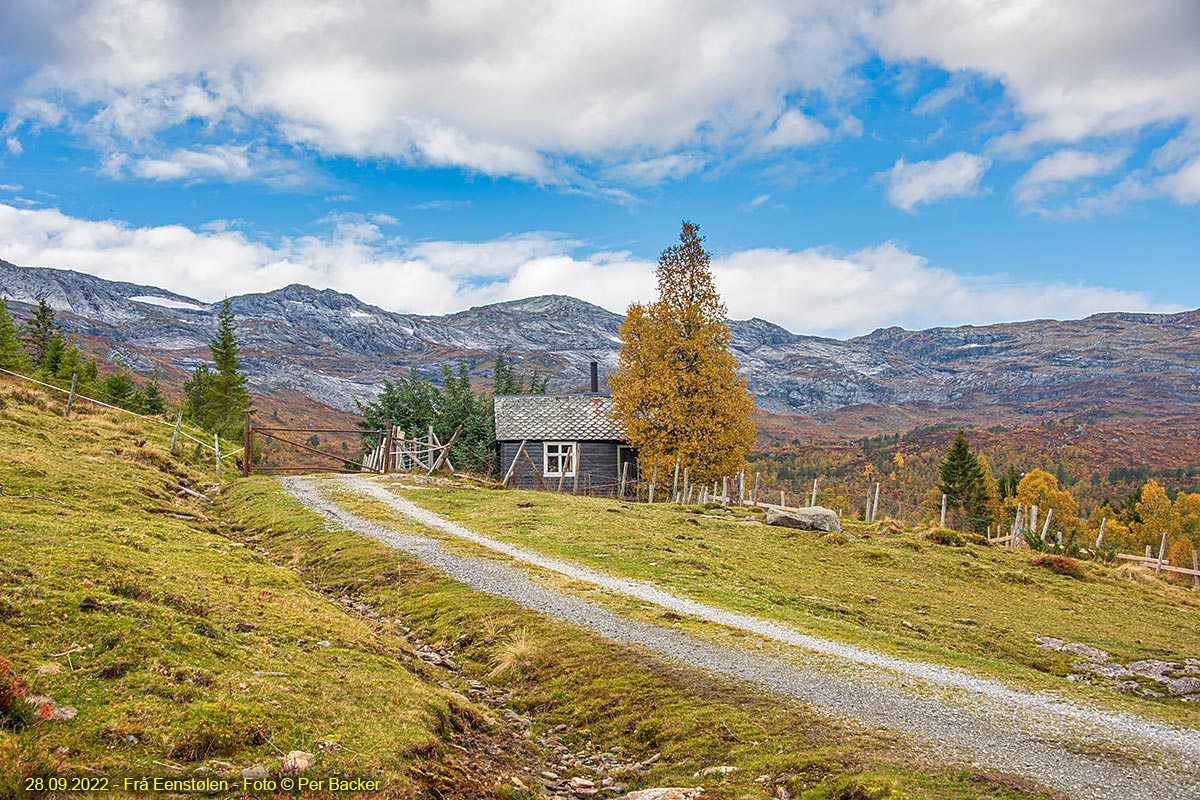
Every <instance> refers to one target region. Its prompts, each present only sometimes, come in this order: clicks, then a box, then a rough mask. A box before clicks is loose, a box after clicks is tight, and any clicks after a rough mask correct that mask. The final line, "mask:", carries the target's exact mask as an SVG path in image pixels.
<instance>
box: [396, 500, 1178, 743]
mask: <svg viewBox="0 0 1200 800" xmlns="http://www.w3.org/2000/svg"><path fill="white" fill-rule="evenodd" d="M406 496H407V497H409V498H410V499H412V500H413V501H415V502H417V503H418V504H419V505H421V506H423V507H425V508H428V509H430V510H433V511H437V512H439V513H441V514H443V515H445V516H447V517H448V518H450V519H453V520H455V521H457V522H460V523H462V524H464V525H466V526H468V527H470V528H472V529H474V530H476V531H478V532H480V533H485V534H487V535H490V536H493V537H495V538H497V539H500V540H502V541H505V542H510V543H513V544H520V545H523V546H526V547H530V548H532V549H535V550H538V551H540V552H543V553H546V554H549V555H554V556H558V557H561V558H564V559H568V560H571V561H574V562H577V563H580V564H585V565H587V566H590V567H593V568H595V569H598V570H601V571H604V572H608V573H610V574H615V575H620V576H623V577H630V578H637V579H641V580H645V581H649V582H653V583H656V584H659V585H662V586H664V587H668V588H671V589H673V590H675V591H677V592H678V593H680V594H682V595H685V596H688V597H691V598H694V599H697V600H702V601H705V602H709V603H712V604H715V605H718V606H723V607H725V608H729V609H734V610H737V611H743V612H747V613H751V614H754V615H758V616H761V617H764V618H769V619H773V620H777V621H781V622H785V623H787V624H789V625H791V626H793V627H795V628H797V629H799V630H801V631H803V632H806V633H812V634H815V635H821V636H827V637H829V638H832V639H836V640H839V641H844V642H850V643H855V644H862V645H867V646H869V647H873V648H877V649H879V650H883V651H886V652H891V653H895V654H899V655H903V656H907V657H912V658H916V659H921V660H931V661H937V662H940V663H945V664H951V665H955V666H960V667H966V668H968V669H971V670H974V671H976V672H980V673H984V674H990V675H995V676H999V677H1002V678H1005V679H1009V680H1015V681H1017V682H1019V683H1022V684H1023V685H1028V686H1031V687H1034V688H1054V689H1057V690H1061V691H1064V692H1082V693H1084V694H1086V695H1087V696H1088V697H1089V698H1091V699H1094V700H1098V701H1102V702H1105V703H1107V704H1110V705H1114V706H1118V707H1124V708H1137V709H1139V710H1141V711H1143V712H1144V713H1148V714H1150V715H1151V716H1154V717H1156V718H1162V719H1169V720H1172V721H1176V722H1180V723H1183V724H1192V725H1194V724H1195V711H1194V708H1193V707H1190V706H1187V705H1184V704H1180V703H1179V702H1178V701H1177V700H1171V699H1169V698H1164V699H1150V698H1145V697H1140V696H1137V697H1126V696H1124V695H1117V694H1115V693H1112V692H1110V691H1108V690H1104V689H1093V688H1091V687H1087V686H1085V685H1081V684H1078V683H1075V682H1072V681H1067V680H1065V679H1064V678H1065V676H1066V675H1067V674H1069V673H1071V672H1073V671H1074V670H1072V668H1071V666H1070V663H1071V660H1072V659H1071V658H1070V657H1068V655H1066V654H1061V653H1056V652H1051V651H1047V650H1044V649H1041V648H1039V647H1038V644H1037V642H1036V641H1035V639H1034V634H1037V635H1042V636H1053V637H1057V638H1061V639H1064V640H1066V641H1069V642H1080V643H1083V644H1088V645H1091V646H1094V647H1099V648H1101V649H1104V650H1107V651H1109V652H1110V653H1111V654H1112V656H1113V657H1114V658H1116V659H1118V660H1120V661H1123V662H1128V661H1133V660H1137V659H1145V658H1158V659H1163V660H1167V661H1173V660H1180V661H1182V660H1183V659H1184V658H1188V657H1190V658H1200V625H1197V624H1196V620H1197V614H1196V612H1197V610H1200V594H1198V593H1197V592H1195V591H1193V590H1192V589H1189V588H1186V587H1182V586H1179V585H1176V584H1172V583H1169V582H1166V581H1160V580H1155V579H1152V578H1150V579H1146V578H1145V577H1144V576H1140V577H1142V579H1143V580H1145V581H1146V582H1137V581H1135V580H1131V578H1130V570H1129V569H1128V568H1118V567H1113V566H1107V565H1102V564H1095V563H1090V562H1088V563H1085V564H1084V569H1085V570H1086V577H1085V578H1084V579H1083V580H1079V579H1076V578H1073V577H1069V576H1065V575H1059V574H1055V573H1053V572H1051V571H1050V570H1048V569H1046V568H1044V567H1037V566H1033V565H1032V564H1031V561H1032V560H1033V558H1034V557H1035V556H1036V554H1033V553H1030V551H1028V550H1025V549H1011V548H1005V547H998V546H996V547H993V546H987V545H986V544H978V543H971V542H969V541H959V542H954V543H953V544H942V543H939V541H941V540H952V539H953V536H952V535H951V536H947V535H946V534H941V533H938V532H936V531H929V530H912V529H904V528H901V527H900V526H898V525H895V524H894V523H890V522H881V523H877V524H874V525H870V526H867V525H863V524H860V523H857V522H854V521H847V522H846V528H847V530H848V531H849V532H850V533H852V534H853V536H854V537H855V538H853V539H846V538H845V537H842V536H839V535H836V534H819V533H812V532H805V531H793V530H789V529H785V528H777V527H768V526H765V525H759V524H754V523H755V522H757V521H758V520H759V519H761V515H760V514H752V513H749V511H748V510H738V511H737V513H736V514H730V515H721V512H717V511H712V512H710V513H711V514H712V515H714V516H722V517H723V518H714V516H704V515H702V514H701V513H699V512H700V511H701V509H699V508H698V507H688V508H685V507H681V506H676V505H670V504H662V505H655V506H648V505H644V504H629V503H617V502H613V501H610V500H604V499H596V498H586V497H572V496H570V495H554V494H548V493H533V492H513V491H488V490H456V489H438V488H421V489H419V490H413V491H409V492H407V493H406ZM374 513H375V514H377V515H386V514H387V511H386V510H384V509H383V507H382V506H380V505H376V507H375V509H374ZM392 517H393V518H394V515H392ZM1075 658H1078V656H1076V657H1075Z"/></svg>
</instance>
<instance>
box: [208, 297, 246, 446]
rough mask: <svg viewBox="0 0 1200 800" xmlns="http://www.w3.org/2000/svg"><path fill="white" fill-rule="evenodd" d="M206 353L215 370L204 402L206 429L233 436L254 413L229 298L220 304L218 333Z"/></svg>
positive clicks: (210, 341) (210, 342) (211, 340)
mask: <svg viewBox="0 0 1200 800" xmlns="http://www.w3.org/2000/svg"><path fill="white" fill-rule="evenodd" d="M208 350H209V352H210V353H211V354H212V358H213V364H214V366H215V367H216V369H215V370H214V371H213V373H212V375H211V379H210V384H209V386H208V397H207V398H206V400H205V407H204V417H205V419H206V421H207V425H206V430H210V431H212V432H214V433H222V434H226V435H233V434H235V433H236V432H237V431H239V430H240V429H241V427H242V422H243V420H245V418H246V417H247V416H248V415H250V414H252V413H253V412H254V403H253V401H252V400H251V399H250V390H249V389H247V388H246V376H245V375H243V374H242V373H241V366H242V359H241V357H240V355H239V353H240V352H241V345H240V344H239V342H238V338H237V323H236V322H235V321H234V318H233V309H232V307H231V306H230V303H229V298H228V297H226V298H225V302H224V303H222V304H221V311H220V313H219V314H218V315H217V332H216V333H215V334H214V335H213V338H212V339H210V340H209V342H208Z"/></svg>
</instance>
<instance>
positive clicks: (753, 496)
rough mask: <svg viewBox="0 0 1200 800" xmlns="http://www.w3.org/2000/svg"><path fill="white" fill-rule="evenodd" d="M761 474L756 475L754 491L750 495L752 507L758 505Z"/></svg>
mask: <svg viewBox="0 0 1200 800" xmlns="http://www.w3.org/2000/svg"><path fill="white" fill-rule="evenodd" d="M760 474H761V473H758V472H756V473H754V491H753V492H752V493H751V495H750V505H752V506H753V505H758V477H759V475H760Z"/></svg>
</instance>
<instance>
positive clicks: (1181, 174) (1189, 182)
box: [1159, 156, 1200, 205]
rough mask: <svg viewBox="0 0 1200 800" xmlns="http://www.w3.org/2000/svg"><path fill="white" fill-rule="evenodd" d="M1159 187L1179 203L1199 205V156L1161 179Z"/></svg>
mask: <svg viewBox="0 0 1200 800" xmlns="http://www.w3.org/2000/svg"><path fill="white" fill-rule="evenodd" d="M1159 187H1160V188H1161V189H1162V191H1164V192H1166V193H1167V194H1168V195H1170V196H1171V197H1173V198H1175V200H1176V201H1178V202H1180V203H1186V204H1188V205H1191V204H1194V203H1200V156H1198V157H1196V158H1193V159H1192V160H1191V161H1189V162H1188V163H1187V164H1184V165H1183V167H1182V168H1180V169H1179V170H1178V171H1177V172H1173V173H1171V174H1170V175H1167V176H1166V177H1164V178H1162V180H1161V181H1159Z"/></svg>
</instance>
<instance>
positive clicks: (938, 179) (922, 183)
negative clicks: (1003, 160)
mask: <svg viewBox="0 0 1200 800" xmlns="http://www.w3.org/2000/svg"><path fill="white" fill-rule="evenodd" d="M991 164H992V162H991V161H990V160H989V159H987V158H984V157H982V156H977V155H973V154H971V153H963V152H958V153H952V154H950V155H948V156H946V157H945V158H943V159H940V160H938V161H914V162H911V163H910V162H908V161H905V160H904V158H903V157H901V158H900V159H899V160H898V161H897V162H896V163H895V164H894V165H892V168H891V169H889V170H888V171H887V172H883V173H880V177H881V178H883V179H884V180H885V181H886V182H887V184H888V192H887V194H888V200H889V201H890V202H891V204H892V205H894V206H896V207H897V208H902V209H904V210H905V211H908V212H911V211H912V210H913V209H914V208H916V207H917V206H918V205H921V204H923V203H932V202H935V201H937V200H946V199H948V198H951V197H964V196H969V195H976V194H979V193H980V191H981V190H980V187H979V179H980V178H982V177H983V173H985V172H987V170H988V168H989V167H990V166H991Z"/></svg>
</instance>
